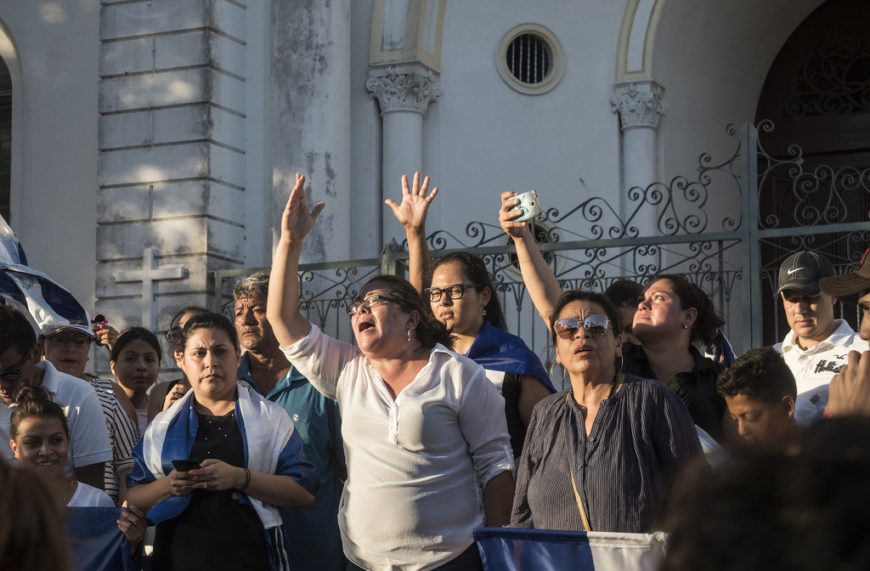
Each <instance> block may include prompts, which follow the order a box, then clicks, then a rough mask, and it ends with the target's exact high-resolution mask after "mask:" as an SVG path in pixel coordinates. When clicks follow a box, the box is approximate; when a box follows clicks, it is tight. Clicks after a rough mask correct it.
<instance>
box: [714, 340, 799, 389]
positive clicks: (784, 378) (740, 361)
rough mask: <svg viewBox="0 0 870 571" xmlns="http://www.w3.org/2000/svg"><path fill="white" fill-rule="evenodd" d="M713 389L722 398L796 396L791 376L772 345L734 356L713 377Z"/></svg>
mask: <svg viewBox="0 0 870 571" xmlns="http://www.w3.org/2000/svg"><path fill="white" fill-rule="evenodd" d="M716 389H717V390H718V391H719V392H720V393H722V394H723V395H724V396H726V397H735V396H737V395H745V396H747V397H749V398H750V399H752V400H757V401H764V402H778V401H779V400H780V399H781V398H782V397H783V396H790V397H791V398H792V399H795V398H797V385H796V384H795V380H794V375H793V374H792V372H791V369H789V368H788V365H786V364H785V360H784V359H783V358H782V355H780V354H779V353H778V352H777V351H776V350H775V349H773V348H772V347H760V348H757V349H750V350H749V351H747V352H746V353H744V354H743V355H741V356H740V357H738V358H737V359H736V360H735V361H734V362H733V363H732V364H731V366H730V367H729V368H727V369H725V370H724V371H722V374H721V375H719V378H718V379H716Z"/></svg>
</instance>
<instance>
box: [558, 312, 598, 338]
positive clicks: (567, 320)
mask: <svg viewBox="0 0 870 571" xmlns="http://www.w3.org/2000/svg"><path fill="white" fill-rule="evenodd" d="M581 325H582V326H583V329H585V330H586V333H588V334H589V335H604V334H605V333H607V330H608V329H610V320H609V319H607V318H606V317H605V316H603V315H590V316H588V317H587V318H586V319H584V320H583V321H579V320H577V319H575V318H573V317H563V318H562V319H559V320H557V321H556V323H554V324H553V330H554V331H555V332H556V335H558V336H559V337H561V338H562V339H571V338H572V337H574V335H576V334H577V330H578V329H580V326H581Z"/></svg>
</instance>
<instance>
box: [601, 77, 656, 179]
mask: <svg viewBox="0 0 870 571" xmlns="http://www.w3.org/2000/svg"><path fill="white" fill-rule="evenodd" d="M613 91H614V93H613V97H612V98H611V99H610V107H611V109H613V111H614V112H615V113H618V114H619V125H620V128H621V130H622V164H623V171H622V182H623V188H625V189H628V188H631V187H633V186H640V187H646V186H647V185H648V184H650V183H652V182H656V181H657V180H658V172H657V170H658V169H657V168H656V163H657V156H658V154H657V149H656V130H657V129H658V127H659V123H660V121H661V117H662V115H663V114H664V109H665V106H664V102H663V101H662V100H663V98H664V93H665V88H664V87H662V86H661V85H659V84H658V83H656V82H654V81H633V82H630V83H619V84H617V85H616V86H615V87H614V90H613Z"/></svg>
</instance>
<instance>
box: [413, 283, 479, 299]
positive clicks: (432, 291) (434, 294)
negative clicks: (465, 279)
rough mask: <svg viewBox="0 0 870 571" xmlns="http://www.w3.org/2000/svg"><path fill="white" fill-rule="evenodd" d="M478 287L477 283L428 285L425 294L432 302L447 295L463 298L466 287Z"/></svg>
mask: <svg viewBox="0 0 870 571" xmlns="http://www.w3.org/2000/svg"><path fill="white" fill-rule="evenodd" d="M469 288H472V289H477V286H476V285H475V284H453V285H449V286H447V287H427V288H426V289H424V290H423V295H425V296H426V298H427V299H428V300H429V301H431V302H436V301H441V296H442V295H446V296H447V297H449V298H450V299H462V296H463V295H465V290H466V289H469Z"/></svg>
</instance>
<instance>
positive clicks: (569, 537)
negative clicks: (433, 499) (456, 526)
mask: <svg viewBox="0 0 870 571" xmlns="http://www.w3.org/2000/svg"><path fill="white" fill-rule="evenodd" d="M665 538H666V536H665V534H664V533H662V532H656V533H649V534H648V533H611V532H603V531H591V532H589V533H584V532H581V531H550V530H543V529H515V528H504V527H482V528H479V529H475V530H474V540H475V541H476V542H477V547H478V549H480V555H481V559H483V568H484V569H485V571H527V570H529V569H534V570H535V571H563V570H565V569H571V570H572V571H655V570H657V569H658V568H659V564H660V563H661V561H662V559H663V557H664V552H665Z"/></svg>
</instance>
